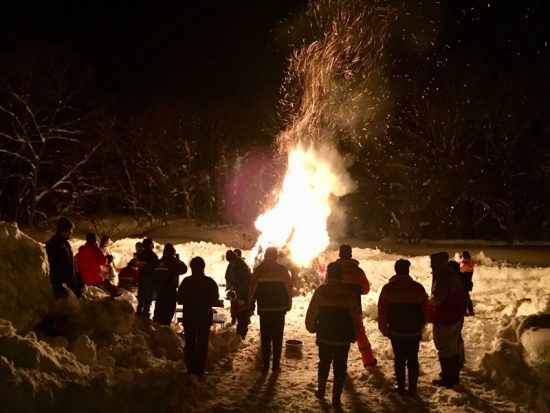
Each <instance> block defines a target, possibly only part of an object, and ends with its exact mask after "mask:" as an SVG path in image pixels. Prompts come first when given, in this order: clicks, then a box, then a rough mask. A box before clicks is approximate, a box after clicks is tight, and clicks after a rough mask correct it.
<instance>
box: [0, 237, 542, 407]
mask: <svg viewBox="0 0 550 413" xmlns="http://www.w3.org/2000/svg"><path fill="white" fill-rule="evenodd" d="M222 232H223V231H222ZM196 235H197V237H200V235H201V234H200V233H197V234H196ZM44 238H45V237H42V238H41V239H44ZM162 238H163V237H157V239H162ZM169 238H170V241H171V242H173V243H175V244H176V250H177V251H178V253H179V254H180V257H182V258H183V259H184V260H185V261H187V262H188V261H189V260H190V259H191V258H192V257H193V256H196V255H200V256H202V257H203V258H205V260H206V262H207V273H208V274H209V275H211V276H213V277H214V278H215V279H216V281H217V282H218V283H219V284H222V283H223V281H224V280H223V275H224V270H225V266H226V263H225V262H224V259H223V255H224V252H225V250H226V249H227V247H226V246H225V245H223V244H219V243H218V244H213V243H207V242H188V240H189V239H190V237H189V236H188V235H186V236H183V237H182V238H181V239H178V235H177V233H174V234H170V237H169ZM206 238H207V239H208V237H206ZM239 238H240V236H239V234H238V232H235V233H234V234H231V235H229V234H228V237H226V238H225V239H229V240H230V242H231V241H232V242H234V244H231V245H230V246H231V247H242V244H240V243H239V240H240V239H239ZM197 239H201V238H197ZM220 239H223V236H221V237H220ZM136 241H138V239H137V238H124V239H119V240H117V241H116V242H115V244H114V245H113V247H112V252H113V254H114V255H115V264H117V265H119V266H120V265H122V264H125V263H126V261H127V260H128V259H129V258H130V257H131V255H132V252H133V248H134V244H135V242H136ZM82 242H83V241H81V240H78V239H76V240H73V242H72V244H73V249H76V247H78V246H80V245H81V244H82ZM0 243H1V244H2V245H0V247H2V249H0V269H1V270H2V271H1V274H0V291H1V293H0V294H1V295H2V301H0V380H2V381H5V383H7V384H8V385H7V386H6V385H4V386H1V387H0V411H29V412H32V411H46V412H50V411H52V412H53V411H56V412H57V411H69V410H74V409H78V410H79V411H94V410H95V411H98V410H102V411H117V412H126V411H128V412H131V411H143V412H146V411H152V410H153V409H154V410H156V411H174V412H178V411H193V412H249V411H250V412H251V411H260V412H291V411H296V412H317V411H331V410H332V408H331V407H330V405H329V404H324V403H322V402H319V401H318V400H317V399H315V397H314V396H313V390H314V388H315V383H316V364H317V347H316V346H315V342H314V336H312V335H311V334H309V333H307V332H306V330H305V328H304V314H305V311H306V309H307V305H308V302H309V298H310V296H311V293H310V292H309V293H306V294H305V295H304V296H300V297H296V298H295V299H294V304H293V309H292V311H290V312H289V313H288V314H287V323H286V329H285V339H290V338H293V339H300V340H302V341H304V345H303V349H302V351H301V352H300V353H298V354H296V353H293V352H284V354H283V361H282V369H283V370H282V372H281V373H280V374H279V375H277V376H275V375H267V376H262V375H261V374H260V371H259V369H258V366H259V362H260V360H259V355H258V352H259V334H258V318H257V316H254V317H253V319H252V321H253V324H252V326H251V329H250V332H249V335H248V337H247V338H246V340H245V341H244V342H243V343H241V344H240V345H239V340H238V338H237V337H236V336H235V335H234V334H233V332H232V329H231V328H223V327H216V331H215V334H214V335H213V336H212V342H211V357H210V363H209V364H210V368H209V371H208V374H207V376H206V377H205V378H204V379H203V380H202V381H196V380H195V379H194V378H192V377H190V376H187V375H185V374H184V367H183V363H182V359H181V347H182V345H183V342H182V338H181V337H180V336H179V335H178V334H176V333H174V332H173V331H169V330H168V329H163V328H159V327H158V326H156V325H155V324H154V323H143V322H142V321H139V320H135V319H134V317H133V314H131V312H130V313H128V307H127V306H126V305H127V304H128V303H127V302H126V301H123V302H119V301H116V302H117V303H118V304H117V305H116V306H115V307H116V308H114V307H113V304H112V301H114V300H110V299H98V298H97V297H96V296H94V294H93V292H90V293H89V298H88V299H87V300H85V301H84V302H83V303H82V304H81V307H82V308H80V309H77V310H73V311H74V313H75V314H76V315H73V316H71V317H72V318H71V319H76V320H77V321H78V322H76V321H75V322H73V325H77V326H78V327H79V328H80V330H78V331H77V332H76V333H75V330H74V328H73V329H72V330H70V331H71V334H67V335H66V336H62V337H57V338H53V339H52V338H43V339H42V340H41V337H39V336H40V334H38V337H37V334H35V332H33V331H30V330H31V327H30V326H32V325H33V323H34V322H36V321H38V319H39V318H40V316H41V315H42V316H43V314H44V313H45V311H47V310H44V309H43V307H44V306H46V307H47V305H50V306H52V305H53V299H51V298H47V297H46V296H47V294H48V291H47V288H45V286H47V285H48V284H47V268H46V266H45V265H44V260H45V256H44V252H43V249H42V247H41V246H40V245H39V244H38V243H36V242H34V241H33V240H31V239H29V238H26V237H25V236H24V235H23V234H21V233H20V232H18V231H16V230H14V229H13V228H12V227H10V226H2V228H1V231H0ZM10 246H11V247H10ZM8 247H9V248H8ZM161 249H162V248H161V245H158V251H157V252H159V253H160V251H161ZM441 249H446V250H447V251H448V252H449V253H451V254H455V255H456V253H457V252H458V251H461V250H463V249H468V248H466V247H465V246H464V245H459V246H457V248H456V249H455V250H453V249H449V248H448V247H447V248H442V247H441ZM471 250H473V249H471ZM434 251H435V249H434ZM434 251H432V252H434ZM475 251H476V252H475V256H474V260H476V263H477V266H476V271H475V275H474V282H475V286H474V292H473V294H472V298H473V300H474V306H475V310H476V317H469V318H466V322H465V327H464V340H465V343H466V355H467V363H466V368H465V370H464V371H463V373H462V376H461V378H462V383H461V385H460V386H459V387H458V388H456V389H454V390H449V389H440V388H436V387H434V386H432V385H431V384H430V382H431V380H432V379H433V378H435V377H436V376H437V374H438V372H439V366H438V362H437V357H436V352H435V349H434V347H433V344H432V342H431V329H430V328H429V327H428V328H427V329H426V331H425V335H424V340H423V342H422V343H421V349H420V363H421V376H420V381H419V398H418V399H416V400H411V399H409V398H401V397H398V396H397V395H396V394H394V393H393V391H392V386H393V365H392V352H391V347H390V344H389V341H388V340H387V339H385V338H384V337H382V336H381V335H380V334H379V333H378V331H377V328H376V321H375V320H376V301H377V293H378V291H379V289H380V288H381V286H382V285H383V284H384V283H385V282H386V281H387V279H388V278H389V277H390V276H391V275H392V274H393V263H394V262H395V260H396V259H397V258H398V256H397V255H391V254H387V253H383V252H381V251H380V250H376V249H369V248H361V249H360V248H356V249H355V250H354V256H355V258H357V259H359V260H360V262H361V266H362V268H363V269H365V272H366V274H367V277H368V278H369V280H370V281H371V285H372V289H373V291H372V292H371V293H369V295H368V296H367V297H364V299H363V309H364V315H365V320H364V322H365V325H366V329H367V333H368V335H369V338H370V340H371V343H372V346H373V349H374V351H375V354H376V356H377V358H378V360H379V366H378V367H377V368H375V369H372V370H370V371H367V370H365V369H364V368H363V366H362V364H361V362H360V357H359V353H358V351H357V348H356V347H355V346H354V347H352V350H351V352H350V361H349V380H348V383H347V385H346V388H345V390H344V394H343V402H344V411H357V412H369V411H373V412H394V411H395V412H398V411H413V412H422V411H431V412H530V411H533V412H547V411H550V409H549V408H548V406H549V405H550V324H549V323H548V319H547V317H548V313H550V295H549V292H550V288H549V286H550V268H547V267H526V266H522V265H510V264H505V265H504V264H503V262H502V261H495V260H493V259H491V258H489V257H487V256H486V255H485V253H484V252H483V251H481V252H480V251H478V250H477V249H476V250H475ZM426 254H427V253H426ZM334 258H335V252H329V253H326V254H325V255H324V256H323V257H321V261H325V262H330V261H331V260H333V259H334ZM408 258H409V259H410V260H411V262H412V266H411V274H413V276H414V277H415V278H416V279H417V280H418V281H420V282H421V283H422V284H423V285H424V286H425V287H426V289H429V287H430V280H431V276H430V270H429V259H428V256H427V255H419V256H411V257H408ZM29 287H36V288H29ZM29 290H36V292H35V293H33V294H31V293H30V292H29ZM221 290H223V288H221ZM6 291H7V292H8V293H6ZM10 297H11V299H10ZM13 297H17V298H13ZM40 305H41V306H42V307H40ZM37 308H38V309H37ZM41 308H42V309H41ZM538 312H542V313H541V314H542V315H539V316H537V315H536V314H537V313H538ZM83 314H84V315H86V317H84V316H83ZM109 314H110V315H111V317H110V318H111V319H109ZM2 319H5V320H9V322H8V321H2ZM112 319H116V321H113V320H112ZM98 320H102V321H98ZM94 323H95V324H94ZM12 325H14V326H16V327H15V328H13V327H12ZM167 330H168V331H167ZM329 389H330V387H329ZM6 406H8V408H6Z"/></svg>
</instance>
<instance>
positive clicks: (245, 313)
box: [225, 250, 251, 340]
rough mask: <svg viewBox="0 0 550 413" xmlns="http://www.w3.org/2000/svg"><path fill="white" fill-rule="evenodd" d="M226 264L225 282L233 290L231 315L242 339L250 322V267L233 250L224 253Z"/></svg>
mask: <svg viewBox="0 0 550 413" xmlns="http://www.w3.org/2000/svg"><path fill="white" fill-rule="evenodd" d="M225 257H226V259H227V261H229V265H228V266H227V271H226V273H225V275H226V284H227V286H228V287H229V288H230V290H231V291H233V294H232V299H231V315H232V317H233V316H234V317H235V320H236V322H237V334H238V335H239V336H241V338H242V339H243V340H244V339H245V338H246V334H247V332H248V325H249V324H250V307H249V306H248V290H249V288H250V278H251V274H250V268H249V267H248V265H246V262H244V260H243V259H242V258H241V257H239V256H238V255H237V254H236V253H235V252H234V251H231V250H229V251H227V253H226V255H225Z"/></svg>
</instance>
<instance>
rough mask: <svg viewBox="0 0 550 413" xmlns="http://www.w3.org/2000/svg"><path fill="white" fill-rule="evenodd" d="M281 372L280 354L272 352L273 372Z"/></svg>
mask: <svg viewBox="0 0 550 413" xmlns="http://www.w3.org/2000/svg"><path fill="white" fill-rule="evenodd" d="M280 372H281V355H280V354H276V353H275V354H273V373H280Z"/></svg>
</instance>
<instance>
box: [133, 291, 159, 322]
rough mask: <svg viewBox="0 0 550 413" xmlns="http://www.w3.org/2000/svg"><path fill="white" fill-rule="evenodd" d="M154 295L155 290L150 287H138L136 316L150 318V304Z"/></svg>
mask: <svg viewBox="0 0 550 413" xmlns="http://www.w3.org/2000/svg"><path fill="white" fill-rule="evenodd" d="M154 293H155V290H154V288H153V287H152V286H144V285H140V286H138V293H137V299H138V306H137V313H138V314H141V315H146V316H147V317H149V316H150V313H151V303H152V302H153V299H154Z"/></svg>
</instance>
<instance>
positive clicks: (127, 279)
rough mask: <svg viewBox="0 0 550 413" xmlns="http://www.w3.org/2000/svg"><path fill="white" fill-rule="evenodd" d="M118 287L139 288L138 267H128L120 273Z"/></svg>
mask: <svg viewBox="0 0 550 413" xmlns="http://www.w3.org/2000/svg"><path fill="white" fill-rule="evenodd" d="M118 285H120V286H121V287H137V285H138V267H137V266H136V267H132V266H130V265H128V266H126V267H124V268H123V269H121V270H120V272H119V273H118Z"/></svg>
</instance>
